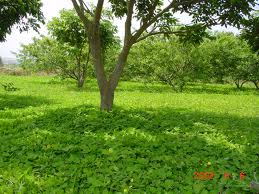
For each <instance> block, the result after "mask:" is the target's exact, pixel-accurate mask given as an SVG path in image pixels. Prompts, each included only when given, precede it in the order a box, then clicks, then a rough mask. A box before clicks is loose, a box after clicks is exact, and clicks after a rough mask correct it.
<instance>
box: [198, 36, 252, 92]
mask: <svg viewBox="0 0 259 194" xmlns="http://www.w3.org/2000/svg"><path fill="white" fill-rule="evenodd" d="M197 53H198V55H199V57H196V59H197V62H196V64H198V66H199V69H200V70H201V72H202V73H203V74H204V75H207V78H209V79H211V80H216V82H220V83H223V82H224V79H226V78H230V79H231V81H233V82H234V83H235V84H236V86H237V88H242V86H243V84H244V83H245V82H247V81H248V80H247V79H248V75H249V71H248V69H249V67H250V66H251V65H252V64H253V63H254V61H255V58H256V56H255V55H254V54H253V52H252V50H251V48H250V46H249V45H248V44H247V43H246V41H244V40H241V39H240V38H239V37H237V36H235V35H233V34H231V33H219V34H217V35H216V39H215V40H207V41H205V42H204V43H202V44H201V45H200V46H199V48H198V52H197Z"/></svg>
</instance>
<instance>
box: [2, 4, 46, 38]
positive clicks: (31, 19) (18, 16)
mask: <svg viewBox="0 0 259 194" xmlns="http://www.w3.org/2000/svg"><path fill="white" fill-rule="evenodd" d="M41 6H42V3H41V1H40V0H20V1H10V0H1V1H0V42H2V41H4V40H5V37H6V34H10V33H11V29H12V27H13V26H14V25H15V24H18V28H19V30H20V31H26V30H28V29H29V28H30V27H32V28H33V29H34V30H36V31H37V29H38V28H39V26H40V23H43V22H44V17H43V14H42V12H41V10H40V9H41Z"/></svg>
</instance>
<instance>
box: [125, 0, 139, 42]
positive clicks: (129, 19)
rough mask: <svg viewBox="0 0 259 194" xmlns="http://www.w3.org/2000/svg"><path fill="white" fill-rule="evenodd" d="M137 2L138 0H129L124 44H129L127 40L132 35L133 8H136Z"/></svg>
mask: <svg viewBox="0 0 259 194" xmlns="http://www.w3.org/2000/svg"><path fill="white" fill-rule="evenodd" d="M135 2H136V0H128V1H127V18H126V22H125V37H124V44H127V42H128V41H129V40H130V38H131V37H132V34H131V25H132V15H133V9H134V4H135Z"/></svg>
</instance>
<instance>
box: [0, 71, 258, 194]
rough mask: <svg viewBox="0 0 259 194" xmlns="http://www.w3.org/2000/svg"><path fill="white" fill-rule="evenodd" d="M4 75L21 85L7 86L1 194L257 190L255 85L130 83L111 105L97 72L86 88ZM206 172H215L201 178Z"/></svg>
mask: <svg viewBox="0 0 259 194" xmlns="http://www.w3.org/2000/svg"><path fill="white" fill-rule="evenodd" d="M0 82H1V83H8V82H12V83H13V84H14V85H15V86H16V87H18V88H20V90H18V91H5V90H4V89H3V88H0V142H1V144H0V193H219V192H221V193H253V191H252V190H251V189H250V188H249V184H250V182H251V181H255V177H254V172H257V175H256V176H257V179H258V175H259V163H258V162H259V152H258V151H259V135H258V134H259V114H258V113H259V98H258V97H259V96H258V94H259V93H258V91H256V90H254V89H253V86H251V87H249V86H247V87H246V88H245V89H243V90H237V89H235V88H234V87H233V86H230V85H216V84H214V85H212V84H188V85H187V86H186V90H185V91H184V92H183V93H176V92H174V91H172V89H171V88H170V87H169V86H165V85H161V84H156V83H154V84H143V83H139V82H121V83H120V84H119V87H118V90H117V92H118V93H117V95H116V106H115V107H114V110H113V111H112V112H110V113H107V112H101V111H99V106H98V105H99V90H98V86H97V84H96V82H95V81H93V80H88V81H87V82H86V85H85V87H84V89H83V90H79V89H77V88H75V87H74V82H71V81H69V80H67V81H63V82H62V81H60V80H55V79H54V78H52V77H33V76H30V77H23V76H20V77H15V76H3V75H1V77H0ZM201 172H210V173H214V177H213V178H212V179H211V180H199V178H198V179H197V176H196V175H197V173H201ZM240 172H244V173H245V174H246V176H245V179H244V180H240ZM224 173H229V174H231V177H230V178H229V179H226V178H224Z"/></svg>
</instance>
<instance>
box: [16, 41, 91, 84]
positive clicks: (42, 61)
mask: <svg viewBox="0 0 259 194" xmlns="http://www.w3.org/2000/svg"><path fill="white" fill-rule="evenodd" d="M17 58H18V60H19V62H20V64H21V65H22V67H23V68H24V69H25V70H28V71H34V72H36V71H47V72H53V73H56V74H58V75H60V76H61V77H63V78H72V79H75V80H76V81H77V86H78V87H79V88H80V87H82V86H83V83H84V82H83V81H84V78H85V75H86V67H87V64H88V62H89V60H90V56H89V52H88V49H87V47H84V48H82V50H78V49H77V48H75V47H72V46H70V45H69V44H61V43H59V42H58V41H56V40H55V39H52V38H49V37H41V38H34V39H33V43H30V44H28V45H22V49H21V50H20V52H19V53H18V55H17ZM78 60H82V61H83V60H84V63H81V61H80V63H78ZM82 80H83V81H82Z"/></svg>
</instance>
